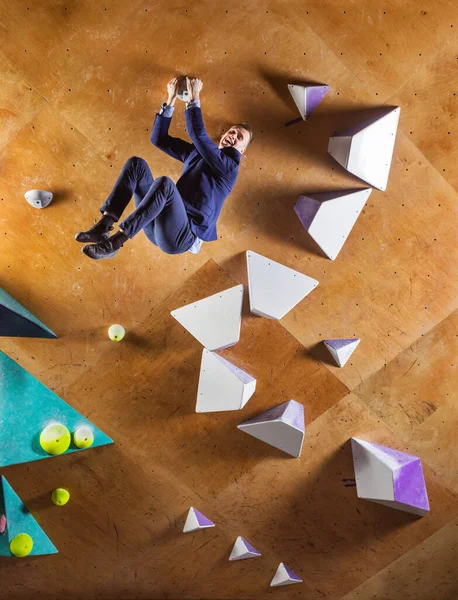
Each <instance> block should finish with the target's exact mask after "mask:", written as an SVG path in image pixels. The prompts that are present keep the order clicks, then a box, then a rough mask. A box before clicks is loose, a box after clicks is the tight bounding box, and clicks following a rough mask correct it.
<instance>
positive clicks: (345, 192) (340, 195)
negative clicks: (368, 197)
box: [301, 188, 368, 202]
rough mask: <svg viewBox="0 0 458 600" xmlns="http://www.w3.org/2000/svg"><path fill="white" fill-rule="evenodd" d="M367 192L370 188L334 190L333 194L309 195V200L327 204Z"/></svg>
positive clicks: (317, 193)
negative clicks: (329, 201)
mask: <svg viewBox="0 0 458 600" xmlns="http://www.w3.org/2000/svg"><path fill="white" fill-rule="evenodd" d="M367 190H368V188H359V189H357V188H355V189H351V190H334V191H332V192H316V193H313V194H307V198H311V199H312V200H317V201H318V202H327V201H328V200H335V199H337V198H344V197H345V196H350V195H351V194H356V192H364V191H367ZM301 197H302V196H301Z"/></svg>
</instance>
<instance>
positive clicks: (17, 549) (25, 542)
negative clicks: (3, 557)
mask: <svg viewBox="0 0 458 600" xmlns="http://www.w3.org/2000/svg"><path fill="white" fill-rule="evenodd" d="M32 548H33V540H32V538H31V537H30V535H29V534H28V533H18V534H17V535H15V536H14V538H13V539H12V540H11V542H10V552H11V554H13V555H14V556H16V557H17V558H24V556H28V555H29V554H30V553H31V552H32Z"/></svg>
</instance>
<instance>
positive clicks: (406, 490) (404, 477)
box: [394, 458, 429, 510]
mask: <svg viewBox="0 0 458 600" xmlns="http://www.w3.org/2000/svg"><path fill="white" fill-rule="evenodd" d="M394 499H395V500H396V501H397V502H402V503H403V504H408V505H409V506H415V507H416V508H421V509H423V510H429V502H428V494H427V492H426V484H425V479H424V477H423V469H422V467H421V460H420V459H419V458H417V459H416V460H413V461H412V462H409V463H407V464H404V466H402V467H401V468H400V469H399V470H398V471H396V472H395V473H394Z"/></svg>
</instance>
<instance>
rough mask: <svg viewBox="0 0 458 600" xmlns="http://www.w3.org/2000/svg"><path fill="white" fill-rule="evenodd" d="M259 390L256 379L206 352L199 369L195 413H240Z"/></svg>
mask: <svg viewBox="0 0 458 600" xmlns="http://www.w3.org/2000/svg"><path fill="white" fill-rule="evenodd" d="M255 389H256V379H254V377H251V375H248V373H245V371H242V369H239V368H238V367H236V366H235V365H233V364H232V363H231V362H229V361H228V360H226V359H224V358H223V357H222V356H218V354H214V353H213V352H210V351H209V350H207V349H206V348H204V350H203V352H202V362H201V365H200V378H199V388H198V390H197V403H196V412H220V411H224V410H240V409H241V408H243V407H244V406H245V404H246V403H247V402H248V400H249V399H250V398H251V396H252V395H253V394H254V391H255Z"/></svg>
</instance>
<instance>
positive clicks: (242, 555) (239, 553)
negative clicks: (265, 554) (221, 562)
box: [229, 536, 261, 560]
mask: <svg viewBox="0 0 458 600" xmlns="http://www.w3.org/2000/svg"><path fill="white" fill-rule="evenodd" d="M257 556H261V553H260V552H258V551H257V550H256V548H254V547H253V546H252V545H251V544H249V543H248V542H247V541H246V540H244V539H243V537H240V536H239V537H238V538H237V539H236V540H235V544H234V547H233V548H232V552H231V555H230V556H229V560H245V559H246V558H256V557H257Z"/></svg>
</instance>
